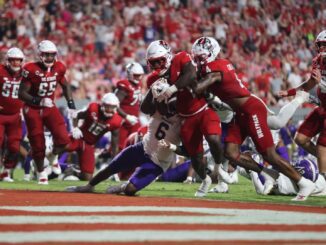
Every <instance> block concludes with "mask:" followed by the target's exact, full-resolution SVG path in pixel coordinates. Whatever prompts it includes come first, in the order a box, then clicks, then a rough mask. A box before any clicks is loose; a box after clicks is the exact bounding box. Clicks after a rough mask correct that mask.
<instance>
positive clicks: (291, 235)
mask: <svg viewBox="0 0 326 245" xmlns="http://www.w3.org/2000/svg"><path fill="white" fill-rule="evenodd" d="M191 240H200V241H214V240H215V241H216V240H256V241H273V240H326V233H325V232H268V231H262V232H259V231H257V232H252V231H205V230H197V231H189V230H179V231H157V230H146V231H133V230H123V231H122V230H115V231H112V230H110V231H47V232H0V241H1V242H9V243H15V242H17V243H18V242H47V241H51V242H118V241H119V242H122V241H124V242H131V241H134V242H142V241H191Z"/></svg>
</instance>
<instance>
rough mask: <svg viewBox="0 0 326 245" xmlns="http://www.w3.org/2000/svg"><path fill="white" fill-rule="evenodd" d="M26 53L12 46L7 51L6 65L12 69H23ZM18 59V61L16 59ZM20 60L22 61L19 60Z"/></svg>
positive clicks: (15, 70)
mask: <svg viewBox="0 0 326 245" xmlns="http://www.w3.org/2000/svg"><path fill="white" fill-rule="evenodd" d="M24 58H25V56H24V54H23V51H21V50H20V49H19V48H16V47H15V48H11V49H9V50H8V51H7V54H6V65H7V67H9V68H10V69H11V70H12V71H14V72H17V71H19V70H20V69H21V67H22V63H23V61H24ZM15 60H18V61H15ZM19 60H20V61H19Z"/></svg>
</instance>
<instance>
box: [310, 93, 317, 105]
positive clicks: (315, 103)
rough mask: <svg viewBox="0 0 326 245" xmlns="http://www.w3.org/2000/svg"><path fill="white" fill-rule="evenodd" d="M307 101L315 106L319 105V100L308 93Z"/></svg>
mask: <svg viewBox="0 0 326 245" xmlns="http://www.w3.org/2000/svg"><path fill="white" fill-rule="evenodd" d="M308 102H309V103H311V104H314V105H317V106H320V100H319V99H318V98H316V97H315V96H313V95H311V94H310V95H309V99H308Z"/></svg>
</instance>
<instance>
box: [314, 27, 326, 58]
mask: <svg viewBox="0 0 326 245" xmlns="http://www.w3.org/2000/svg"><path fill="white" fill-rule="evenodd" d="M321 43H325V44H326V30H324V31H322V32H321V33H319V34H318V36H317V38H316V41H315V44H316V47H317V51H318V53H323V54H324V55H326V49H325V48H324V49H322V50H321V49H320V44H321ZM323 50H324V51H323Z"/></svg>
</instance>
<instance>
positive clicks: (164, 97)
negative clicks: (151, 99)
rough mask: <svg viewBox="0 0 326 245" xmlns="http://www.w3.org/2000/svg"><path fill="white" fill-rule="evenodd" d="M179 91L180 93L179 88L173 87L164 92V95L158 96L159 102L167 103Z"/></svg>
mask: <svg viewBox="0 0 326 245" xmlns="http://www.w3.org/2000/svg"><path fill="white" fill-rule="evenodd" d="M177 91H178V88H177V86H175V85H171V86H170V87H168V88H166V89H165V90H163V91H162V93H161V94H160V95H159V96H158V98H157V101H158V102H162V101H167V100H168V99H169V98H170V97H171V96H172V94H174V93H175V92H177Z"/></svg>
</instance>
